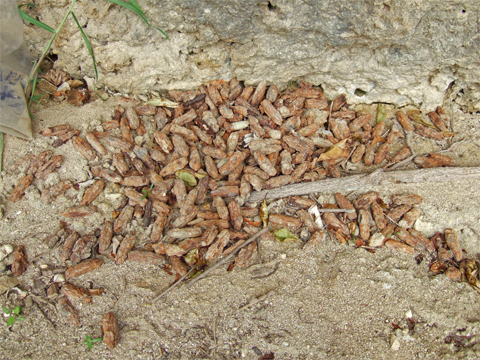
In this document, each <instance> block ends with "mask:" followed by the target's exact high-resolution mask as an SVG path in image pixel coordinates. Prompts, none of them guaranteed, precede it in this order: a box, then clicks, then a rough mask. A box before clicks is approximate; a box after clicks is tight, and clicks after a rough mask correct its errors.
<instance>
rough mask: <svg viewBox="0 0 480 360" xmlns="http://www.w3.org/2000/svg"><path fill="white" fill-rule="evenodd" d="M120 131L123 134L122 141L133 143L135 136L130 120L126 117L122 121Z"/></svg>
mask: <svg viewBox="0 0 480 360" xmlns="http://www.w3.org/2000/svg"><path fill="white" fill-rule="evenodd" d="M120 131H121V132H122V140H123V141H126V142H128V143H133V136H132V132H131V128H130V125H129V124H128V120H127V118H125V117H122V118H121V119H120Z"/></svg>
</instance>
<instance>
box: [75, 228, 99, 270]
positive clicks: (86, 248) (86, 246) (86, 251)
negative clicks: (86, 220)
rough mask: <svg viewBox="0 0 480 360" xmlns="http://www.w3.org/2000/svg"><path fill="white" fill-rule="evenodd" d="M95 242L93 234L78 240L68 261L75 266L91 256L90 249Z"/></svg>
mask: <svg viewBox="0 0 480 360" xmlns="http://www.w3.org/2000/svg"><path fill="white" fill-rule="evenodd" d="M96 242H97V238H96V237H95V236H94V235H93V234H90V235H86V236H83V237H81V238H80V239H78V240H77V241H76V242H75V245H74V246H73V249H72V255H71V256H70V260H71V261H72V262H73V263H74V264H76V263H78V262H79V261H80V260H84V259H88V258H89V257H90V254H91V250H92V247H93V246H94V245H95V243H96Z"/></svg>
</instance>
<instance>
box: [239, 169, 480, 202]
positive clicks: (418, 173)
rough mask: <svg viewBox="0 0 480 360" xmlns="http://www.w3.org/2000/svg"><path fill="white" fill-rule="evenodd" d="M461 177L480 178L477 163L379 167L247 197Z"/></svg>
mask: <svg viewBox="0 0 480 360" xmlns="http://www.w3.org/2000/svg"><path fill="white" fill-rule="evenodd" d="M462 179H477V180H480V168H479V167H445V168H431V169H418V170H407V171H389V172H385V171H379V172H374V173H371V174H361V175H352V176H345V177H341V178H336V179H325V180H320V181H315V182H309V183H299V184H292V185H285V186H282V187H280V188H278V189H272V190H262V191H255V192H253V193H251V194H250V197H249V198H248V199H247V201H249V202H258V201H262V200H263V199H265V198H266V199H279V198H283V197H288V196H293V195H307V194H313V193H318V192H338V191H352V190H358V189H361V188H367V187H373V186H377V185H380V184H382V185H389V184H390V185H392V184H398V183H403V184H411V183H426V182H430V183H431V182H446V181H454V180H462Z"/></svg>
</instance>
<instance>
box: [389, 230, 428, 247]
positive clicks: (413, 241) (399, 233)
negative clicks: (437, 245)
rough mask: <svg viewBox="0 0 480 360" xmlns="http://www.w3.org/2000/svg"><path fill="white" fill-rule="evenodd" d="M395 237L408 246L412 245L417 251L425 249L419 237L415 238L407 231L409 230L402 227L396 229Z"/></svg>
mask: <svg viewBox="0 0 480 360" xmlns="http://www.w3.org/2000/svg"><path fill="white" fill-rule="evenodd" d="M395 236H396V237H397V238H399V239H400V240H402V241H403V242H404V243H406V244H407V245H410V246H411V247H413V248H415V249H417V250H420V251H421V250H423V249H424V246H425V245H424V244H423V243H422V241H421V239H420V238H418V237H413V236H412V235H410V233H409V232H408V231H407V229H405V228H402V227H400V226H397V227H396V228H395Z"/></svg>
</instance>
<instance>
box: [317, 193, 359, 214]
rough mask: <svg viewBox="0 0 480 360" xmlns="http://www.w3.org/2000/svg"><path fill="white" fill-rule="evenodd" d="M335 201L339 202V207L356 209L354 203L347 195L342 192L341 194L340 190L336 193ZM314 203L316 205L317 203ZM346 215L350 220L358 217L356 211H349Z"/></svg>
mask: <svg viewBox="0 0 480 360" xmlns="http://www.w3.org/2000/svg"><path fill="white" fill-rule="evenodd" d="M335 201H336V202H337V204H338V207H339V208H340V209H347V210H355V208H354V207H353V205H352V203H351V202H350V201H349V200H348V199H347V198H346V197H345V196H343V195H342V194H340V193H338V192H337V193H335ZM313 205H315V203H314V204H313ZM346 217H347V218H348V219H349V220H355V219H356V218H357V214H356V213H355V212H353V213H347V214H346Z"/></svg>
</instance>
